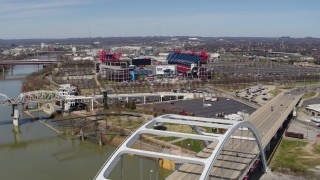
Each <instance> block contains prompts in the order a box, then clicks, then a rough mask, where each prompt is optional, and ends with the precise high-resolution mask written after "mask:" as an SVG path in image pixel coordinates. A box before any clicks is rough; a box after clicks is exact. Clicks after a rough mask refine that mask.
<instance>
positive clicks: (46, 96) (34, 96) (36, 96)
mask: <svg viewBox="0 0 320 180" xmlns="http://www.w3.org/2000/svg"><path fill="white" fill-rule="evenodd" d="M64 99H65V98H64V96H62V95H60V94H59V92H58V91H43V90H40V91H31V92H26V93H22V94H20V95H19V96H18V97H17V99H16V100H15V103H16V104H22V103H29V102H36V103H37V102H40V103H41V102H50V101H59V100H64Z"/></svg>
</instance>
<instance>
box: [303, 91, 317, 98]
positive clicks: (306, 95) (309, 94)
mask: <svg viewBox="0 0 320 180" xmlns="http://www.w3.org/2000/svg"><path fill="white" fill-rule="evenodd" d="M315 95H316V92H307V93H305V94H304V95H303V98H304V99H307V98H311V97H313V96H315Z"/></svg>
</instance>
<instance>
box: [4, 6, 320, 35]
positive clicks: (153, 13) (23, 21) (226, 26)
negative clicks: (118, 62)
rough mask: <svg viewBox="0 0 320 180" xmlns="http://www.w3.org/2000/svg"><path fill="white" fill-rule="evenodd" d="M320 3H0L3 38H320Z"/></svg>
mask: <svg viewBox="0 0 320 180" xmlns="http://www.w3.org/2000/svg"><path fill="white" fill-rule="evenodd" d="M319 22H320V1H319V0H50V1H49V0H47V1H45V0H0V39H27V38H78V37H80V38H82V37H118V36H122V37H126V36H206V37H281V36H291V37H320V23H319Z"/></svg>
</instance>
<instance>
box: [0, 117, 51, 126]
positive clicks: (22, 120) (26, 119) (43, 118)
mask: <svg viewBox="0 0 320 180" xmlns="http://www.w3.org/2000/svg"><path fill="white" fill-rule="evenodd" d="M40 119H41V120H47V119H51V117H44V116H41V117H35V118H23V119H20V120H19V125H24V124H28V123H32V122H35V121H38V120H40ZM8 124H13V122H12V120H5V121H1V122H0V126H4V125H8Z"/></svg>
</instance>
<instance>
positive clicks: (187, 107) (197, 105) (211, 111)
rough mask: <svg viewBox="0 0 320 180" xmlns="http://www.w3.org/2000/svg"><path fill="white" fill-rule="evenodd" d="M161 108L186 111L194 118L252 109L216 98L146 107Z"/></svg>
mask: <svg viewBox="0 0 320 180" xmlns="http://www.w3.org/2000/svg"><path fill="white" fill-rule="evenodd" d="M204 104H211V105H210V106H207V107H204ZM148 106H149V107H150V106H153V107H156V108H163V109H174V110H178V111H186V112H189V113H194V114H195V116H200V117H216V114H217V113H222V112H223V113H225V114H232V113H234V114H236V113H237V112H238V111H242V112H245V113H249V114H251V113H253V112H254V111H255V109H254V108H252V107H250V106H247V105H245V104H242V103H240V102H238V101H234V100H232V99H227V98H220V97H219V98H218V100H217V101H204V100H203V99H193V100H181V101H173V102H165V103H155V104H152V105H150V104H149V105H148Z"/></svg>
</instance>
